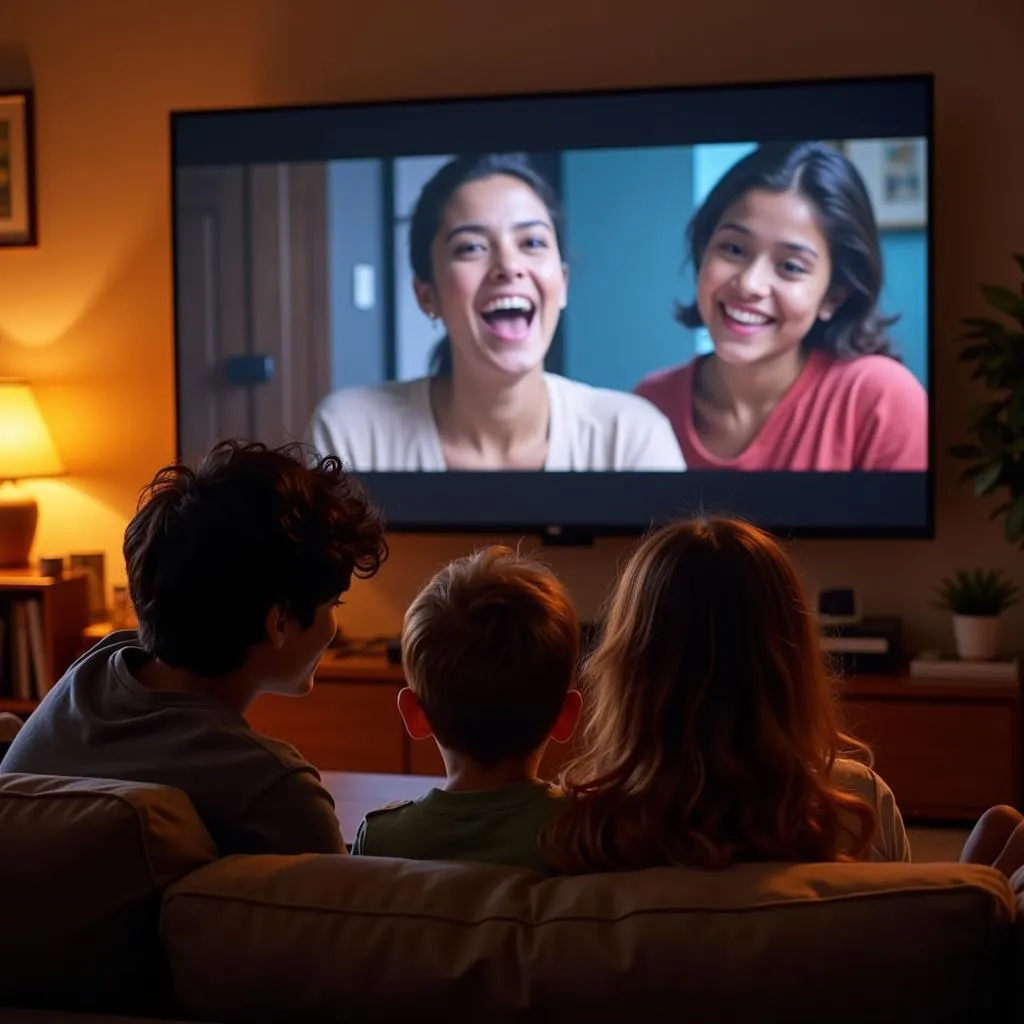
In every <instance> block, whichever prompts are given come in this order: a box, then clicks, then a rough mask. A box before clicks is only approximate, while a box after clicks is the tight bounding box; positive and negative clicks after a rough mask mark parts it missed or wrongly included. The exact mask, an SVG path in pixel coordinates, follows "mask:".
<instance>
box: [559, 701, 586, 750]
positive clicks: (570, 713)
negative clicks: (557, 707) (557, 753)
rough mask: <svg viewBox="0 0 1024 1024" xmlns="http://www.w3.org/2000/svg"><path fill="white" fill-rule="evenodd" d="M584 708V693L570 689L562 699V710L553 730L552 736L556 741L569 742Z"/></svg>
mask: <svg viewBox="0 0 1024 1024" xmlns="http://www.w3.org/2000/svg"><path fill="white" fill-rule="evenodd" d="M582 710H583V695H582V694H581V693H580V691H579V690H570V691H569V692H568V693H567V694H566V695H565V700H564V701H562V710H561V711H560V712H559V713H558V719H557V720H556V721H555V727H554V728H553V729H552V730H551V738H552V739H553V740H554V741H555V742H556V743H568V742H569V740H571V739H572V735H573V733H574V732H575V731H576V725H577V723H578V722H579V720H580V712H581V711H582Z"/></svg>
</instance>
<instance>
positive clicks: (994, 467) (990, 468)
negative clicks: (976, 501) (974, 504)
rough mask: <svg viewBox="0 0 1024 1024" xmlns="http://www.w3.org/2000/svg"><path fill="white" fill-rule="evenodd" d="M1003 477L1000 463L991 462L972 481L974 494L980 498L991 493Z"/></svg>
mask: <svg viewBox="0 0 1024 1024" xmlns="http://www.w3.org/2000/svg"><path fill="white" fill-rule="evenodd" d="M1002 475H1003V464H1002V462H991V463H989V464H988V465H987V466H985V468H984V469H983V470H982V471H981V472H980V473H979V474H978V479H977V480H975V481H974V493H975V494H977V495H978V496H979V497H981V496H982V495H984V494H988V493H989V492H990V491H992V490H993V489H994V488H995V486H996V484H997V483H999V478H1000V477H1001V476H1002Z"/></svg>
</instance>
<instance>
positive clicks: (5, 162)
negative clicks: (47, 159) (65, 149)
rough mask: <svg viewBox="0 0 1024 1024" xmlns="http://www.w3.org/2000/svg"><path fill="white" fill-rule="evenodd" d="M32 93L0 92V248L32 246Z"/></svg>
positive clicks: (33, 165) (35, 240) (25, 91)
mask: <svg viewBox="0 0 1024 1024" xmlns="http://www.w3.org/2000/svg"><path fill="white" fill-rule="evenodd" d="M35 185H36V183H35V155H34V139H33V124H32V93H31V92H29V91H27V90H22V91H20V92H0V246H15V245H36V244H37V238H36V194H35V192H36V189H35Z"/></svg>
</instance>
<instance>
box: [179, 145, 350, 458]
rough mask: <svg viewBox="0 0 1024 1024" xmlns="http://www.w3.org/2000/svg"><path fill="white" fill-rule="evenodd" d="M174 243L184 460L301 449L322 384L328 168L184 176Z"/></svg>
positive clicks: (275, 167)
mask: <svg viewBox="0 0 1024 1024" xmlns="http://www.w3.org/2000/svg"><path fill="white" fill-rule="evenodd" d="M175 232H176V239H175V242H176V250H175V264H176V266H175V270H176V274H177V281H176V303H177V319H178V324H177V334H178V338H177V386H178V391H179V398H178V419H179V423H178V436H179V444H180V449H181V454H182V456H184V457H186V458H192V457H195V456H197V455H200V454H201V453H202V452H203V451H205V450H206V449H208V448H209V447H210V446H211V445H212V444H214V443H215V442H216V441H218V440H221V439H223V438H228V437H244V438H254V439H257V440H261V441H266V442H267V443H268V444H278V443H281V442H284V441H289V440H299V439H301V438H302V437H303V435H304V434H305V430H306V426H307V424H308V422H309V418H310V416H311V415H312V412H313V409H314V407H315V405H316V403H317V401H318V399H319V398H320V397H321V396H322V395H323V394H324V393H325V392H326V390H327V389H328V385H327V383H326V382H328V381H329V380H330V300H329V295H328V266H327V262H328V257H327V247H328V238H327V168H326V166H325V165H324V164H323V163H303V164H266V165H255V166H233V167H187V168H182V169H180V170H179V171H178V172H177V177H176V181H175ZM257 367H265V368H266V374H265V376H266V379H263V380H259V379H257V378H256V377H254V376H253V372H254V368H257Z"/></svg>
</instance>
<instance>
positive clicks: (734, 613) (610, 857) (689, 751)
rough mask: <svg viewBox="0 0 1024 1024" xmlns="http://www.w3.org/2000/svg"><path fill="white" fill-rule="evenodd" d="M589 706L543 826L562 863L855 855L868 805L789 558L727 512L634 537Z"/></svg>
mask: <svg viewBox="0 0 1024 1024" xmlns="http://www.w3.org/2000/svg"><path fill="white" fill-rule="evenodd" d="M583 685H584V689H585V693H586V698H587V705H588V715H587V722H586V726H585V729H584V733H583V737H582V739H583V742H582V745H581V749H582V753H581V754H580V755H578V756H577V757H576V758H575V759H574V760H573V761H572V762H570V764H569V765H568V766H567V769H566V770H565V771H564V772H563V775H562V778H561V784H562V786H563V788H564V790H565V792H566V795H567V796H568V798H569V799H568V802H567V808H566V812H565V814H564V815H563V816H562V817H560V818H559V819H557V820H556V821H554V822H553V823H552V824H551V826H550V827H549V829H548V830H547V831H546V833H545V835H544V844H545V848H546V850H547V854H548V856H549V858H550V859H551V861H552V863H553V864H554V865H555V866H556V867H558V868H560V869H561V870H563V871H569V872H584V871H614V870H629V869H635V868H643V867H653V866H657V865H667V864H685V865H691V866H697V867H706V868H723V867H727V866H728V865H730V864H734V863H737V862H742V861H798V862H811V861H831V860H852V859H859V858H860V857H862V856H863V855H864V854H865V852H866V851H867V849H868V847H869V845H870V843H871V840H872V838H873V835H874V832H875V828H876V818H875V812H874V809H873V808H872V807H870V806H869V805H868V804H867V803H865V802H864V801H863V800H861V799H860V798H858V797H856V796H854V795H853V794H852V793H848V792H844V791H843V790H842V789H840V788H839V787H838V786H836V785H835V784H834V782H833V779H832V768H833V764H834V763H835V761H836V759H837V757H840V756H847V755H852V756H855V757H858V758H859V759H861V760H864V761H866V762H867V763H869V764H870V762H871V754H870V751H869V749H868V748H867V746H866V745H865V744H864V743H862V742H860V741H859V740H857V739H855V738H854V737H853V736H850V735H848V734H846V733H845V732H843V731H842V730H841V728H840V724H839V716H838V710H837V702H836V700H835V697H834V694H833V691H832V686H831V677H830V675H829V673H828V670H827V662H826V655H825V654H824V653H823V651H822V646H821V641H820V638H819V635H818V631H817V625H816V622H815V618H814V614H813V612H812V610H811V608H810V607H809V605H808V602H807V599H806V597H805V595H804V591H803V588H802V586H801V584H800V580H799V577H798V576H797V573H796V571H795V569H794V567H793V565H792V563H791V562H790V560H789V558H788V557H787V555H786V554H785V552H784V551H783V550H782V548H781V547H780V546H779V544H777V543H776V542H775V541H774V540H773V539H772V538H771V537H769V536H768V535H767V534H765V533H763V532H762V531H761V530H758V529H757V528H755V527H753V526H750V525H748V524H746V523H743V522H740V521H737V520H734V519H724V518H717V519H698V520H688V521H682V522H677V523H673V524H671V525H668V526H666V527H664V528H662V529H660V530H658V531H657V532H655V533H653V534H651V535H650V536H649V537H647V539H646V540H644V542H643V543H642V544H641V545H640V547H639V549H638V550H637V551H636V553H635V554H634V555H633V557H632V559H631V560H630V562H629V564H628V565H627V567H626V569H625V571H624V572H623V573H622V576H621V578H620V580H619V582H618V586H617V587H616V590H615V592H614V594H613V596H612V599H611V602H610V605H609V608H608V612H607V616H606V621H605V626H604V630H603V635H602V639H601V640H600V642H599V644H598V646H597V648H596V649H595V650H594V652H593V654H592V655H591V656H590V657H589V659H588V661H587V663H586V665H585V666H584V671H583Z"/></svg>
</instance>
